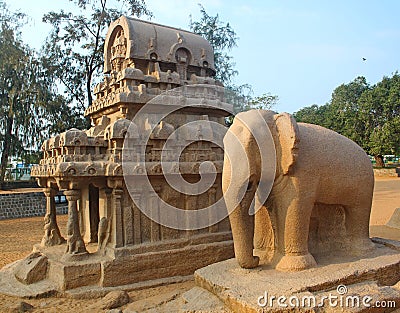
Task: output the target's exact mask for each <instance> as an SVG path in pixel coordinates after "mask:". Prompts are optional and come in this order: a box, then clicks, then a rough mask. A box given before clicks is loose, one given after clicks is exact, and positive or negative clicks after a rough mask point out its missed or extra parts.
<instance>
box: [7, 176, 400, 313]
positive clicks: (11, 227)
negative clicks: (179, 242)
mask: <svg viewBox="0 0 400 313" xmlns="http://www.w3.org/2000/svg"><path fill="white" fill-rule="evenodd" d="M399 192H400V178H377V179H376V183H375V190H374V200H373V205H372V213H371V225H384V224H385V223H386V222H387V221H388V220H389V218H390V217H391V215H392V213H393V211H394V210H395V209H396V208H400V194H399ZM66 221H67V216H66V215H64V216H59V217H58V223H59V225H60V230H61V232H62V233H63V235H65V226H66ZM42 235H43V218H42V217H35V218H23V219H14V220H3V221H0V252H1V253H0V268H1V267H3V266H4V265H6V264H8V263H11V262H13V261H15V260H18V259H21V258H23V257H24V256H26V255H27V254H29V253H30V252H31V250H32V246H33V245H34V244H36V243H39V242H40V240H41V237H42ZM193 286H194V282H193V281H188V282H185V283H179V284H172V285H168V286H162V287H157V288H149V289H145V290H139V291H132V292H130V293H129V295H130V298H131V304H130V307H133V308H134V309H135V310H136V311H137V312H144V311H146V310H148V309H151V308H154V307H157V306H158V305H159V304H160V303H162V302H164V301H165V300H167V299H168V298H170V297H171V295H172V296H173V297H175V296H176V295H179V294H181V293H183V292H185V291H187V290H189V289H190V288H192V287H193ZM21 301H25V302H27V303H29V304H31V305H33V306H34V310H33V311H32V312H61V313H64V312H65V313H66V312H78V311H79V312H105V311H103V310H101V309H99V308H98V307H97V308H96V303H98V301H99V299H90V300H76V299H65V298H45V299H18V298H14V297H9V296H4V295H0V312H18V310H17V309H15V308H16V307H17V306H18V305H19V304H20V302H21ZM132 303H133V304H132ZM93 306H94V307H93ZM89 307H90V308H89ZM152 312H157V311H152Z"/></svg>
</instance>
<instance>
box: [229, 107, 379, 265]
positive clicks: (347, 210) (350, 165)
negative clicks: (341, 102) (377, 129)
mask: <svg viewBox="0 0 400 313" xmlns="http://www.w3.org/2000/svg"><path fill="white" fill-rule="evenodd" d="M267 127H268V129H269V131H270V133H269V134H270V137H271V141H273V143H274V146H275V151H276V152H275V158H272V162H275V164H276V166H275V170H274V171H275V174H274V173H272V174H271V173H270V174H269V176H270V177H263V176H262V175H261V173H262V172H263V171H266V170H269V171H270V169H266V168H265V166H267V165H268V163H266V162H265V160H263V161H264V162H261V160H262V158H263V156H265V155H267V154H268V153H271V151H267V149H274V147H273V145H272V147H271V144H267V145H266V146H264V147H262V146H260V147H259V146H258V143H257V141H256V139H255V136H257V137H262V136H264V134H267V132H268V129H266V128H267ZM234 141H236V144H235V143H234ZM224 149H225V157H224V165H223V174H222V190H223V194H224V199H225V203H226V205H227V209H228V211H229V219H230V223H231V228H232V235H233V241H234V249H235V257H236V259H237V261H238V263H239V265H240V266H241V267H243V268H253V267H256V266H257V265H258V264H259V258H258V257H257V256H254V255H253V252H254V250H253V249H254V248H258V247H257V242H258V244H260V243H261V245H262V243H265V242H268V240H269V241H271V239H268V238H265V236H271V234H272V236H273V239H272V241H273V243H272V246H273V250H274V253H273V254H274V257H273V260H275V261H274V262H275V263H273V265H275V266H276V269H278V270H282V271H298V270H303V269H306V268H310V267H313V266H315V265H316V261H315V259H314V257H313V255H311V254H310V252H309V247H308V237H309V226H310V218H311V214H312V212H313V209H314V208H315V207H316V206H317V205H322V206H323V207H324V208H328V209H329V207H331V206H340V207H342V208H343V212H344V214H343V215H344V223H343V225H344V226H343V227H344V232H345V234H344V237H346V238H348V239H349V240H348V243H349V244H350V245H351V247H350V248H351V249H352V251H353V252H354V251H358V252H360V253H361V252H362V253H364V252H365V250H367V249H371V248H372V247H373V246H374V245H373V243H372V241H371V240H370V239H369V219H370V211H371V204H372V194H373V187H374V176H373V169H372V164H371V161H370V159H369V157H368V156H367V154H366V153H365V152H364V150H363V149H362V148H361V147H359V146H358V145H357V144H356V143H354V142H353V141H351V140H350V139H348V138H346V137H344V136H342V135H340V134H338V133H336V132H334V131H331V130H328V129H326V128H323V127H320V126H317V125H312V124H306V123H297V122H296V121H295V120H294V118H293V117H292V116H291V115H290V114H288V113H281V114H277V113H275V112H273V111H266V110H251V111H248V112H243V113H240V114H238V115H237V116H236V117H235V119H234V121H233V124H232V126H231V127H230V129H229V131H228V132H227V134H226V135H225V137H224ZM246 160H248V162H246ZM267 161H268V160H267ZM246 163H247V164H246ZM243 168H245V169H244V170H243ZM264 176H265V175H264ZM267 176H268V175H267ZM271 176H272V177H271ZM261 180H268V181H263V183H261ZM261 186H269V187H268V188H265V187H264V189H267V190H266V191H265V190H262V188H261ZM256 191H257V192H256ZM263 192H264V193H267V194H265V195H263ZM241 194H242V195H243V196H240V197H239V195H241ZM254 206H256V207H261V209H260V210H259V211H257V213H256V214H255V216H254V214H253V215H252V214H249V209H251V208H252V207H254ZM267 228H270V229H269V231H266V229H267ZM330 239H331V240H337V239H336V238H330ZM254 242H255V243H256V247H254Z"/></svg>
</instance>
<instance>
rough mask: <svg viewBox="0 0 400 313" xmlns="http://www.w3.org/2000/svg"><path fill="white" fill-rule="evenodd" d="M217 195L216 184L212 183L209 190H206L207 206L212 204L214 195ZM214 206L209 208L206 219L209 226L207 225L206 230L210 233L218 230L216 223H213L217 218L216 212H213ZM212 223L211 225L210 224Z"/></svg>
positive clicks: (214, 201)
mask: <svg viewBox="0 0 400 313" xmlns="http://www.w3.org/2000/svg"><path fill="white" fill-rule="evenodd" d="M216 195H217V186H216V185H214V186H212V187H211V188H210V189H209V190H208V206H209V207H210V206H212V205H213V204H215V203H216V199H217V197H216ZM215 210H216V208H214V209H212V210H209V216H208V221H209V225H210V226H209V227H208V231H209V232H210V233H216V232H218V223H216V224H214V223H215V220H216V218H217V213H216V212H215ZM211 224H213V225H211Z"/></svg>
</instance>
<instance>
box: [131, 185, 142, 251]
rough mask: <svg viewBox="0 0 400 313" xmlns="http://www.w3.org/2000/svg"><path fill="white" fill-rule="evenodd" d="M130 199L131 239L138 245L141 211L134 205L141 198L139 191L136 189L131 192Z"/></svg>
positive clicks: (140, 239) (139, 240)
mask: <svg viewBox="0 0 400 313" xmlns="http://www.w3.org/2000/svg"><path fill="white" fill-rule="evenodd" d="M131 196H132V200H134V201H133V202H132V208H133V241H134V244H136V245H138V244H141V243H142V231H141V212H140V210H139V208H138V206H137V205H136V203H139V201H140V198H141V193H140V191H136V192H134V193H132V194H131Z"/></svg>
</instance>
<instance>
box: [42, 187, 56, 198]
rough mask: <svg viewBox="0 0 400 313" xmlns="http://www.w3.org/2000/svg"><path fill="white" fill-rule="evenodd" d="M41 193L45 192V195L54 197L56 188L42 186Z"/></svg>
mask: <svg viewBox="0 0 400 313" xmlns="http://www.w3.org/2000/svg"><path fill="white" fill-rule="evenodd" d="M43 193H44V194H45V196H46V197H54V196H55V195H56V194H57V190H56V189H54V188H49V187H46V188H43Z"/></svg>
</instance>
